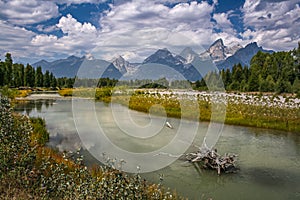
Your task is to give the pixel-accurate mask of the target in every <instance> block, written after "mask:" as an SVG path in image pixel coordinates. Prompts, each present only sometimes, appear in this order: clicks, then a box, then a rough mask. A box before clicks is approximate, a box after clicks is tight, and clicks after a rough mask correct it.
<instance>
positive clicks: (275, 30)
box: [242, 0, 300, 50]
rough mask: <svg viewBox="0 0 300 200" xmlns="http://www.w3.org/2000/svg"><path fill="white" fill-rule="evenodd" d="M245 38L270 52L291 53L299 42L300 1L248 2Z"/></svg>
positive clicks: (246, 5)
mask: <svg viewBox="0 0 300 200" xmlns="http://www.w3.org/2000/svg"><path fill="white" fill-rule="evenodd" d="M242 11H243V13H244V24H245V27H246V30H245V32H244V33H243V34H242V36H243V37H244V39H248V40H253V41H257V42H258V43H259V44H260V45H263V46H264V47H266V48H270V49H276V50H277V49H280V50H289V49H292V48H294V47H296V45H297V42H298V41H299V40H300V37H299V27H300V15H299V13H300V8H299V0H290V1H284V0H278V1H270V0H265V1H261V0H254V1H253V0H246V1H245V4H244V6H243V8H242Z"/></svg>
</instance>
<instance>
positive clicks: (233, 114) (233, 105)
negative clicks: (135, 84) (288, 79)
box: [60, 88, 300, 134]
mask: <svg viewBox="0 0 300 200" xmlns="http://www.w3.org/2000/svg"><path fill="white" fill-rule="evenodd" d="M109 90H111V91H109ZM72 92H74V93H73V94H72ZM60 94H61V95H63V96H72V95H74V96H83V97H93V96H94V98H95V99H97V100H103V101H105V102H111V101H112V102H114V103H120V104H122V105H125V106H128V107H129V108H130V109H133V110H137V111H141V112H145V113H148V112H149V110H150V108H151V107H152V108H153V106H154V105H158V104H159V105H162V106H163V107H164V110H165V112H166V114H167V116H169V117H175V118H181V117H185V118H188V119H195V117H196V116H197V115H199V119H198V120H199V121H210V120H211V119H212V117H211V115H212V105H214V104H212V99H213V98H215V97H216V93H209V92H198V91H185V90H157V89H149V90H146V89H143V90H142V89H138V90H133V89H131V90H124V89H113V88H105V89H103V88H101V89H96V91H95V90H94V89H67V90H62V91H60ZM65 94H67V95H65ZM218 95H220V96H219V97H218V98H219V100H223V101H225V102H223V103H224V104H226V110H224V112H226V117H225V121H224V122H225V123H226V124H230V125H240V126H250V127H258V128H268V129H276V130H283V131H288V132H294V133H298V134H300V109H299V108H300V99H298V98H296V97H294V96H292V95H276V94H268V93H266V94H263V93H218ZM182 98H185V99H191V100H190V103H191V106H190V110H188V109H189V108H188V107H185V109H187V111H185V114H184V116H182V113H181V106H180V99H182ZM195 99H196V100H195ZM195 102H197V103H198V108H199V113H196V112H195V110H194V108H195V106H193V105H192V104H195ZM154 108H155V106H154ZM151 111H153V109H152V110H151ZM161 111H162V110H161V108H158V109H157V110H156V111H155V109H154V112H155V113H156V114H158V115H159V114H164V112H161ZM213 119H214V120H216V121H222V119H217V117H214V118H213Z"/></svg>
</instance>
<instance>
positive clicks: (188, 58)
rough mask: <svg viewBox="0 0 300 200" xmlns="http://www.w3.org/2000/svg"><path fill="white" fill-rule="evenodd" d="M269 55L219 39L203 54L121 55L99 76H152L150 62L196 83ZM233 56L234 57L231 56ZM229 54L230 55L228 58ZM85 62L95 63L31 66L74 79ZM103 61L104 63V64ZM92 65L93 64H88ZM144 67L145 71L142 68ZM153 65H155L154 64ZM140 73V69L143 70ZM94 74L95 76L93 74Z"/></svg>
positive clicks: (253, 45) (190, 51) (187, 51)
mask: <svg viewBox="0 0 300 200" xmlns="http://www.w3.org/2000/svg"><path fill="white" fill-rule="evenodd" d="M258 51H263V52H268V53H272V52H273V51H268V50H264V49H263V48H262V47H258V45H257V43H256V42H254V43H250V44H248V45H246V46H245V47H241V46H240V45H235V46H232V47H226V46H225V45H224V43H223V40H222V39H218V40H216V41H215V42H214V43H213V44H212V45H211V46H210V47H209V48H208V49H207V50H206V51H205V52H203V53H200V54H198V53H196V52H194V51H193V49H192V48H190V47H186V48H185V49H184V50H183V51H182V52H181V53H180V54H179V55H173V54H172V53H171V52H170V51H169V50H168V49H166V48H165V49H159V50H157V51H156V52H154V53H153V54H152V55H150V56H149V57H147V58H146V59H145V60H144V61H143V62H142V63H135V64H132V63H129V62H128V61H126V60H125V59H124V58H123V57H122V56H118V57H116V58H114V59H113V60H112V61H111V62H108V63H110V65H107V66H108V67H107V70H106V71H105V72H103V73H102V77H108V78H116V79H118V78H119V77H122V76H123V77H126V78H127V79H130V78H132V77H134V76H135V75H136V73H144V74H145V73H146V71H147V73H151V72H150V70H151V63H152V64H156V65H155V67H153V70H154V68H155V69H159V66H160V67H161V68H162V67H164V66H168V67H169V69H172V70H175V71H176V72H177V73H179V74H181V78H182V77H184V78H185V79H188V80H190V81H195V80H199V79H201V77H203V76H205V75H206V74H207V73H208V72H209V71H211V70H215V69H217V68H216V67H218V68H219V69H227V68H229V69H231V68H232V67H233V65H234V64H238V63H241V64H242V65H247V66H249V64H250V61H251V58H252V57H253V56H254V55H255V54H256V53H257V52H258ZM231 54H233V55H231ZM230 55H231V56H230ZM85 60H94V59H93V58H92V57H90V56H89V57H81V58H79V57H76V56H70V57H68V58H66V59H59V60H56V61H53V62H48V61H46V60H41V61H39V62H37V63H34V64H33V66H34V67H37V66H42V69H43V71H44V72H45V71H46V70H48V71H50V72H52V73H53V74H54V75H55V76H56V77H75V76H76V74H77V72H78V69H79V68H80V66H81V65H82V63H83V62H84V61H85ZM105 62H106V61H105ZM90 63H92V62H90ZM143 65H147V67H148V68H150V70H149V69H148V68H146V67H142V68H141V66H143ZM153 66H154V65H153ZM145 69H147V70H146V71H144V72H141V70H145ZM88 70H90V71H93V72H94V73H96V71H97V69H96V68H95V69H94V68H93V66H91V67H90V68H88ZM164 73H166V74H165V76H166V77H169V79H173V78H174V79H176V78H178V77H179V76H177V75H175V74H174V73H172V75H173V78H172V75H170V74H171V72H170V74H167V73H168V71H167V70H164ZM96 74H97V73H96ZM151 74H153V75H152V76H151V77H155V76H157V77H158V76H159V77H160V78H161V76H162V75H163V74H161V73H160V72H159V70H158V71H155V72H153V73H151Z"/></svg>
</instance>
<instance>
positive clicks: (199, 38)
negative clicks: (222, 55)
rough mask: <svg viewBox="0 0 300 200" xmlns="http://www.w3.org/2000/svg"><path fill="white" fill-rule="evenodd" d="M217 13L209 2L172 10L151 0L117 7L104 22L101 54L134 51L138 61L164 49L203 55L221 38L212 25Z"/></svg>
mask: <svg viewBox="0 0 300 200" xmlns="http://www.w3.org/2000/svg"><path fill="white" fill-rule="evenodd" d="M156 2H157V1H156ZM160 2H161V1H160ZM213 10H214V6H213V5H210V4H208V3H207V2H205V1H203V2H201V3H197V2H191V3H179V4H177V5H175V6H174V7H172V8H170V7H167V6H165V5H163V4H158V3H155V2H154V1H147V0H133V1H131V2H126V3H123V4H121V5H113V6H112V8H111V10H110V11H109V12H108V13H107V15H106V16H103V17H102V18H101V19H100V26H101V27H102V30H101V37H100V38H99V40H98V46H99V49H101V51H100V52H99V54H101V55H109V52H110V51H111V52H118V53H120V54H122V51H123V52H124V50H126V51H129V50H131V52H132V55H135V56H134V57H135V58H137V56H136V55H140V59H143V58H145V54H146V53H145V52H148V53H149V52H151V53H152V52H153V50H155V49H158V48H164V47H167V48H169V49H170V50H172V51H175V53H179V52H180V51H181V50H182V49H183V48H184V47H186V46H192V47H194V48H196V50H199V51H202V50H203V48H202V46H207V45H209V44H211V42H213V41H214V40H215V39H216V37H217V35H214V33H213V27H214V25H215V23H214V22H212V21H211V13H212V12H213ZM200 49H201V50H200ZM104 51H105V52H104ZM148 55H149V54H148ZM148 55H146V56H148ZM143 56H144V57H143ZM139 61H140V60H139Z"/></svg>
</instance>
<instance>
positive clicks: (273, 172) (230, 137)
mask: <svg viewBox="0 0 300 200" xmlns="http://www.w3.org/2000/svg"><path fill="white" fill-rule="evenodd" d="M43 98H44V99H38V98H37V97H36V98H31V100H29V101H27V102H25V103H24V102H23V103H20V104H17V106H16V108H15V110H16V111H17V112H19V113H23V114H27V115H29V116H35V117H37V116H39V117H42V118H44V119H45V120H46V124H47V129H48V130H49V132H50V142H49V145H50V146H51V147H54V148H57V149H59V150H60V151H65V150H66V151H76V149H78V148H80V147H81V146H82V142H81V138H80V137H79V135H78V133H77V128H76V126H75V122H74V117H73V112H72V101H71V99H66V98H59V97H57V96H55V95H52V96H51V98H47V97H43ZM78 101H90V100H83V99H81V100H80V99H79V100H78ZM95 108H96V111H97V112H96V116H97V120H98V121H102V122H104V125H103V127H104V128H103V129H104V131H105V132H106V134H107V137H108V138H109V139H110V140H112V141H113V142H114V144H115V145H117V146H119V147H120V148H122V149H126V150H127V151H136V152H138V153H139V152H148V151H153V150H155V149H157V148H160V147H162V146H164V145H166V144H168V142H169V141H170V140H171V139H172V138H173V137H174V135H173V134H174V131H176V128H177V127H178V126H179V124H180V120H179V119H168V121H170V123H171V124H172V125H173V126H174V129H170V128H168V127H166V126H163V124H162V123H161V121H162V120H161V118H160V117H157V118H156V117H154V118H153V119H154V120H152V121H151V123H152V125H153V126H152V128H154V129H155V128H157V130H158V131H159V132H160V134H159V135H158V136H155V137H152V138H149V140H150V141H149V142H147V143H143V144H141V143H139V140H135V139H130V140H129V139H126V138H127V136H126V137H125V136H123V135H122V134H121V133H122V130H120V128H119V127H118V124H116V123H114V120H113V119H112V118H113V117H112V115H111V114H109V112H110V110H111V107H110V104H104V103H102V102H96V103H95ZM122 109H123V110H124V109H125V110H126V109H127V108H125V107H122ZM92 114H94V113H92ZM92 114H91V113H84V112H83V113H81V115H82V116H83V117H84V118H85V119H87V121H88V119H89V117H93V116H90V115H92ZM130 115H131V116H132V118H133V119H136V121H137V122H136V123H138V124H140V125H141V126H143V125H147V124H148V123H149V115H147V114H144V113H139V112H135V111H130ZM155 119H157V120H155ZM124 120H126V119H124ZM193 123H196V122H193ZM125 124H126V123H125ZM197 125H198V129H197V133H196V137H195V139H194V141H193V144H195V145H201V144H202V141H203V138H204V135H205V133H206V131H207V128H208V125H209V123H197ZM159 127H160V128H159ZM127 128H129V130H130V127H127ZM92 129H93V127H89V126H86V127H85V130H86V131H87V132H93V131H94V130H92ZM131 131H132V132H134V129H132V130H131ZM92 140H93V138H92V139H91V141H92ZM87 148H89V147H87ZM216 148H217V149H218V152H219V153H220V154H223V153H226V152H231V153H236V154H238V156H239V158H238V166H239V167H240V170H239V171H238V172H237V173H235V174H222V175H221V176H217V173H216V172H215V171H206V170H202V171H199V170H197V169H196V168H194V167H193V165H190V164H188V163H184V161H182V160H180V159H178V160H176V161H175V162H173V163H172V164H170V165H168V166H167V167H164V168H162V169H160V170H158V171H155V172H149V173H144V174H142V177H144V178H146V179H147V180H148V181H150V182H154V183H159V182H160V178H161V177H162V175H161V174H163V179H162V184H163V185H164V186H165V187H170V188H172V189H175V190H176V191H177V192H178V193H179V194H180V195H183V196H186V197H188V198H189V199H210V198H211V199H214V200H218V199H226V200H227V199H231V200H235V199H236V200H240V199H241V200H243V199H245V200H247V199H249V200H250V199H251V200H252V199H273V200H274V199H278V200H279V199H280V200H282V199H295V200H296V199H300V136H299V135H297V134H295V133H287V132H281V131H275V130H266V129H259V128H249V127H240V126H229V125H224V128H223V131H222V135H221V137H220V139H219V140H218V143H217V145H216ZM194 150H196V147H194V146H193V145H192V146H191V147H190V148H189V149H188V151H194ZM81 153H82V154H84V156H85V160H86V162H87V164H89V165H91V164H94V163H97V160H96V159H95V158H94V157H93V156H91V155H90V154H89V153H88V151H86V150H82V151H81Z"/></svg>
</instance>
